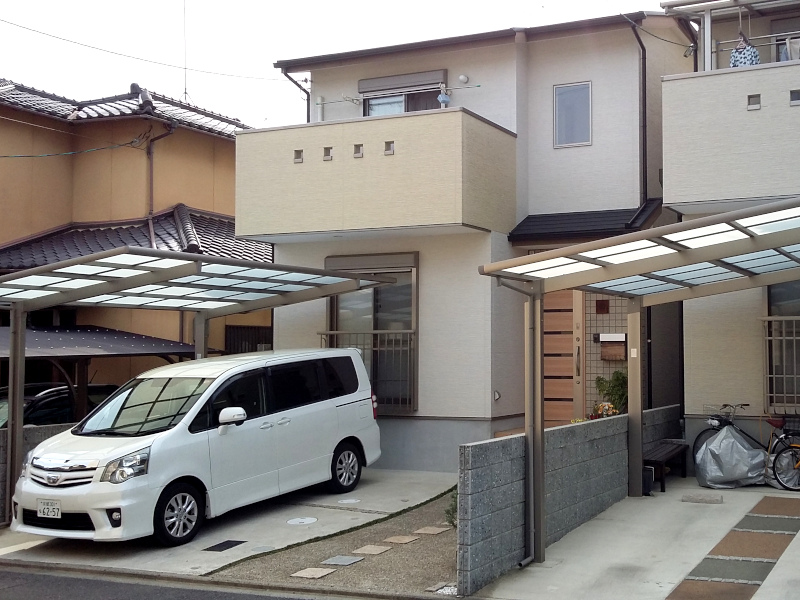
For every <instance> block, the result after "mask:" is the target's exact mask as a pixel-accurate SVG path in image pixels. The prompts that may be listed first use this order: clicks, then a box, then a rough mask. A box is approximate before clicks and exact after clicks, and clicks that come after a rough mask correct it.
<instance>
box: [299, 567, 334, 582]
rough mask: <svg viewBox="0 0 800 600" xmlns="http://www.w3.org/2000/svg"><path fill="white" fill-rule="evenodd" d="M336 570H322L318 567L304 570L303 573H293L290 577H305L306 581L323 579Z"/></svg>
mask: <svg viewBox="0 0 800 600" xmlns="http://www.w3.org/2000/svg"><path fill="white" fill-rule="evenodd" d="M335 570H336V569H320V568H318V567H312V568H310V569H303V570H302V571H298V572H297V573H292V574H291V575H290V577H303V578H304V579H321V578H322V577H325V575H330V574H331V573H333V572H334V571H335Z"/></svg>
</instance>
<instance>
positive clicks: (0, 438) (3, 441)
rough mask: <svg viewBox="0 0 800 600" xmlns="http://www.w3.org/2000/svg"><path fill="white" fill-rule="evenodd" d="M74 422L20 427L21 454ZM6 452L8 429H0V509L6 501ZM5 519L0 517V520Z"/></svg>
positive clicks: (70, 426)
mask: <svg viewBox="0 0 800 600" xmlns="http://www.w3.org/2000/svg"><path fill="white" fill-rule="evenodd" d="M74 426H75V424H74V423H71V424H61V425H42V426H38V427H35V426H26V427H23V428H22V452H23V455H24V454H27V453H28V452H29V451H31V450H33V449H34V448H35V447H36V446H38V445H39V444H41V443H42V442H43V441H45V440H46V439H47V438H49V437H53V436H54V435H56V434H57V433H61V432H62V431H66V430H67V429H71V428H72V427H74ZM7 452H8V429H0V511H2V510H3V508H2V507H4V506H5V502H6V477H7V474H8V470H7V469H8V467H7V465H6V462H7V456H8V455H7ZM5 520H6V519H5V518H3V517H0V522H3V521H5Z"/></svg>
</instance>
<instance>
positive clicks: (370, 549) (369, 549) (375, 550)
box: [353, 544, 392, 554]
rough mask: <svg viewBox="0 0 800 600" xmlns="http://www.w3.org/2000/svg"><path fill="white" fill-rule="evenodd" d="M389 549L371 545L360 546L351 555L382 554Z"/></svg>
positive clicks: (389, 547)
mask: <svg viewBox="0 0 800 600" xmlns="http://www.w3.org/2000/svg"><path fill="white" fill-rule="evenodd" d="M391 549H392V547H391V546H373V545H372V544H368V545H366V546H361V548H359V549H358V550H353V554H383V553H384V552H386V551H387V550H391Z"/></svg>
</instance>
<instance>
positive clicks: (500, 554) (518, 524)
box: [458, 413, 661, 596]
mask: <svg viewBox="0 0 800 600" xmlns="http://www.w3.org/2000/svg"><path fill="white" fill-rule="evenodd" d="M660 416H661V414H660V413H659V417H660ZM459 452H460V455H459V458H460V465H459V478H458V594H459V595H461V596H468V595H470V594H473V593H475V592H477V591H478V590H479V589H481V588H482V587H483V586H485V585H487V584H489V583H490V582H491V581H493V580H494V579H496V578H497V577H500V576H501V575H502V574H504V573H506V572H508V571H510V570H511V569H513V568H514V567H515V566H516V565H517V563H518V562H519V561H520V560H522V559H523V558H524V557H525V475H526V466H525V436H524V435H514V436H508V437H503V438H498V439H493V440H488V441H484V442H477V443H474V444H464V445H462V446H461V447H460V450H459ZM545 489H546V494H545V513H546V515H545V523H546V527H547V532H546V535H547V538H546V545H550V544H552V543H553V542H555V541H557V540H559V539H561V538H562V537H564V536H565V535H566V534H567V533H568V532H570V531H572V530H573V529H575V528H576V527H578V526H579V525H582V524H583V523H586V522H587V521H589V520H590V519H592V518H593V517H595V516H597V515H598V514H600V513H601V512H603V511H604V510H606V509H607V508H608V507H610V506H611V505H612V504H614V503H615V502H618V501H620V500H622V499H623V498H624V497H625V496H626V495H627V494H628V417H627V415H620V416H617V417H609V418H605V419H597V420H594V421H585V422H582V423H574V424H571V425H564V426H563V427H554V428H552V429H547V430H546V431H545Z"/></svg>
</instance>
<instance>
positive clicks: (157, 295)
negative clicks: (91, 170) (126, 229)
mask: <svg viewBox="0 0 800 600" xmlns="http://www.w3.org/2000/svg"><path fill="white" fill-rule="evenodd" d="M388 283H394V280H393V279H392V278H389V277H379V276H375V275H369V276H365V275H363V274H355V273H346V272H340V271H329V270H322V269H310V268H303V267H289V266H285V265H276V264H274V263H266V262H256V261H245V260H234V259H226V258H218V257H211V256H206V255H203V254H190V253H186V252H170V251H165V250H154V249H150V248H137V247H131V246H123V247H121V248H115V249H113V250H108V251H105V252H98V253H95V254H90V255H88V256H82V257H79V258H75V259H71V260H66V261H62V262H58V263H54V264H51V265H45V266H42V267H36V268H33V269H27V270H25V271H19V272H16V273H13V274H9V275H4V276H2V277H0V308H7V309H10V308H11V307H12V306H15V307H16V308H17V309H20V310H23V311H26V312H27V311H32V310H40V309H44V308H51V307H54V306H63V305H67V306H82V307H92V306H97V307H105V308H112V307H115V308H143V309H160V310H185V311H193V312H198V313H201V314H203V316H204V317H205V318H213V317H220V316H225V315H231V314H238V313H244V312H251V311H254V310H262V309H268V308H275V307H278V306H285V305H288V304H296V303H299V302H305V301H308V300H315V299H318V298H326V297H329V296H335V295H337V294H342V293H345V292H351V291H355V290H360V289H366V288H372V287H376V286H380V285H385V284H388Z"/></svg>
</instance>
